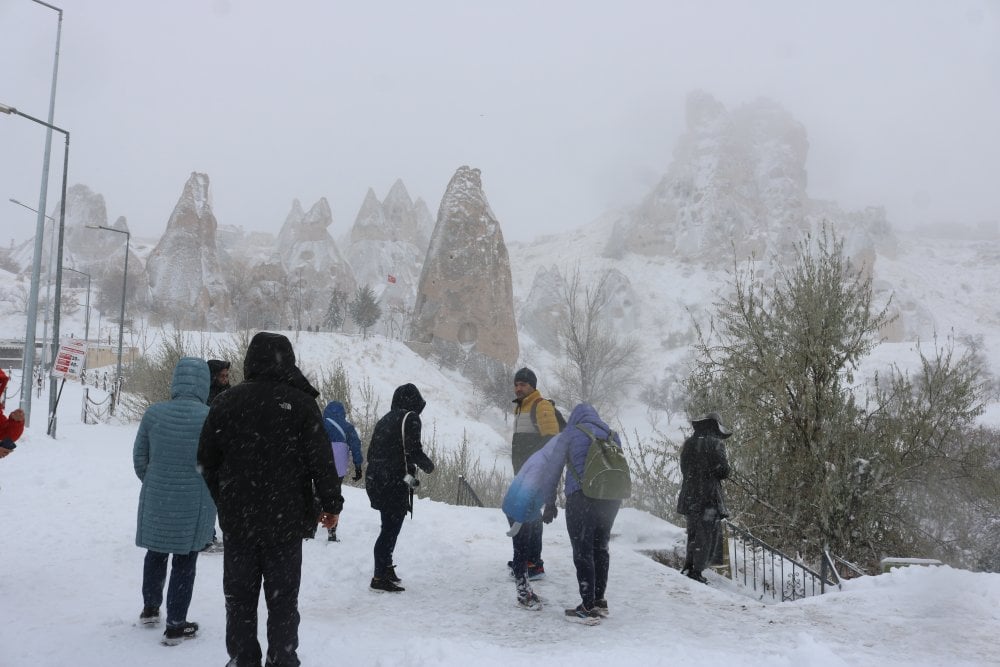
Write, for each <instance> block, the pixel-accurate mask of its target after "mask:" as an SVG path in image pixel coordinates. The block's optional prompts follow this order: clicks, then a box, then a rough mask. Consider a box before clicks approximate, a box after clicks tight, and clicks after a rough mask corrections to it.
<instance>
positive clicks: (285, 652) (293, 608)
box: [222, 539, 302, 667]
mask: <svg viewBox="0 0 1000 667" xmlns="http://www.w3.org/2000/svg"><path fill="white" fill-rule="evenodd" d="M301 578H302V540H294V541H292V542H287V543H285V544H279V545H275V546H259V545H256V544H252V543H241V542H236V541H233V540H231V539H228V540H226V549H225V551H223V574H222V590H223V592H224V593H225V595H226V649H227V651H228V652H229V657H230V658H231V662H232V663H233V664H237V665H244V664H245V665H259V664H260V660H261V650H260V642H258V641H257V602H258V600H259V599H260V588H261V582H262V581H263V585H264V601H265V602H266V603H267V664H268V665H274V667H298V665H299V657H298V654H297V652H296V651H297V650H298V647H299V583H300V581H301Z"/></svg>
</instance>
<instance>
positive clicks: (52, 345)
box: [8, 197, 56, 375]
mask: <svg viewBox="0 0 1000 667" xmlns="http://www.w3.org/2000/svg"><path fill="white" fill-rule="evenodd" d="M8 201H10V202H11V203H12V204H17V205H18V206H22V207H24V208H26V209H28V210H29V211H31V212H32V213H38V209H36V208H32V207H30V206H28V205H27V204H25V203H23V202H19V201H18V200H16V199H14V198H13V197H10V198H9V199H8ZM42 215H45V214H44V213H43V214H42ZM45 217H46V218H48V219H49V220H50V221H51V222H52V235H53V239H52V240H51V241H50V242H49V268H48V269H46V270H45V301H46V302H47V303H48V304H49V307H48V308H46V309H45V317H44V319H43V322H44V324H43V325H42V368H45V363H46V359H45V356H46V355H45V350H46V349H48V361H49V362H51V361H52V360H53V359H55V358H56V342H55V340H54V339H53V340H52V341H50V342H49V345H48V348H46V346H45V341H46V340H48V338H49V308H51V307H52V301H51V300H50V297H51V295H52V255H53V253H55V251H56V244H55V238H54V237H55V233H56V219H55V218H53V217H52V216H51V215H45ZM44 245H45V239H44V238H43V239H42V246H43V247H44ZM36 308H37V304H36ZM36 317H37V315H36ZM25 345H27V341H25ZM32 365H34V364H32ZM22 375H23V373H22Z"/></svg>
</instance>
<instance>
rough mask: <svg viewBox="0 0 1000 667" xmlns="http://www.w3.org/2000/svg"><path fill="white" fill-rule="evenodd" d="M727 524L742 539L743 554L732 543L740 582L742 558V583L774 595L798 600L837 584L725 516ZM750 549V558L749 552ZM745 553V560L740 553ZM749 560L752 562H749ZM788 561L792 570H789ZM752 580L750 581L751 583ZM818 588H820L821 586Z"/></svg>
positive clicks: (735, 570) (736, 574)
mask: <svg viewBox="0 0 1000 667" xmlns="http://www.w3.org/2000/svg"><path fill="white" fill-rule="evenodd" d="M725 524H726V525H727V526H728V527H729V529H730V530H731V531H732V532H733V533H734V534H735V535H736V537H735V538H734V541H735V540H739V541H740V542H741V543H742V554H740V553H738V552H737V549H736V547H735V544H734V545H732V547H731V554H732V567H733V570H732V572H733V580H734V581H736V582H737V583H739V580H740V572H741V567H740V563H741V562H742V579H743V581H742V584H743V585H744V586H749V587H752V588H753V590H754V591H756V590H758V585H759V586H760V588H761V589H762V595H764V594H767V593H770V594H771V597H772V599H778V593H779V591H780V593H781V598H780V599H781V601H782V602H784V601H786V600H796V599H798V598H803V597H808V596H810V595H817V594H822V593H825V592H826V587H827V586H835V585H837V584H836V583H834V582H832V581H829V580H828V578H827V577H826V576H825V573H824V574H820V573H819V572H816V571H815V570H813V569H812V568H810V567H808V566H806V565H803V564H802V563H799V562H798V561H796V560H795V559H794V558H792V557H791V556H789V555H787V554H785V553H782V552H781V551H780V550H778V549H775V548H774V547H772V546H771V545H769V544H767V543H766V542H764V541H763V540H761V539H760V538H758V537H756V536H754V535H753V533H751V532H750V531H749V530H747V529H746V528H743V527H741V526H738V525H736V524H734V523H733V522H732V521H729V520H725ZM748 551H749V552H750V557H749V559H748V557H747V552H748ZM741 555H742V561H741V559H740V556H741ZM748 563H749V565H748ZM786 565H787V568H788V570H789V571H788V572H786ZM748 580H749V583H748ZM817 589H818V590H817Z"/></svg>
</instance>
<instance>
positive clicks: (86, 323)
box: [63, 266, 90, 370]
mask: <svg viewBox="0 0 1000 667" xmlns="http://www.w3.org/2000/svg"><path fill="white" fill-rule="evenodd" d="M63 271H72V272H73V273H79V274H80V275H81V276H87V311H86V313H85V314H84V316H83V346H84V349H85V350H86V349H87V344H88V343H89V342H90V274H89V273H84V272H83V271H77V270H76V269H71V268H69V267H68V266H64V267H63ZM83 369H84V370H87V356H86V354H84V357H83Z"/></svg>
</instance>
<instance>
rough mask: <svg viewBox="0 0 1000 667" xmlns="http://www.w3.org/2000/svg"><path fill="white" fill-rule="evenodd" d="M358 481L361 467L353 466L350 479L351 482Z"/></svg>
mask: <svg viewBox="0 0 1000 667" xmlns="http://www.w3.org/2000/svg"><path fill="white" fill-rule="evenodd" d="M359 479H361V466H354V476H353V477H351V480H352V481H354V482H356V481H358V480H359Z"/></svg>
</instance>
